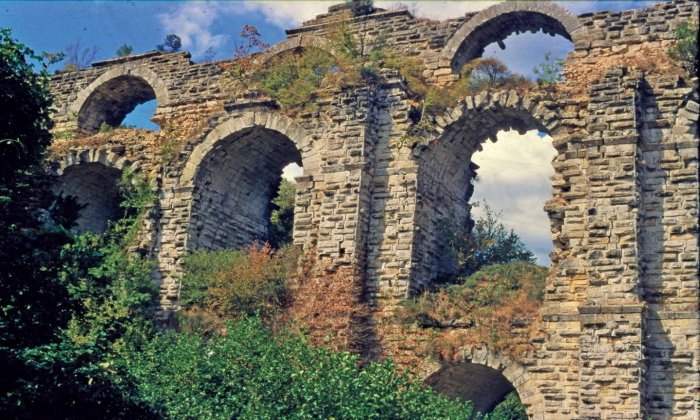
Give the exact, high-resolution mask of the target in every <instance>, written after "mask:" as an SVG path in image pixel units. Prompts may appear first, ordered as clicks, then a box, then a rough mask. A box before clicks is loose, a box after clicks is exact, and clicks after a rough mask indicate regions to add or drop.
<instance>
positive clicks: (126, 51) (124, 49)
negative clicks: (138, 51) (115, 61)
mask: <svg viewBox="0 0 700 420" xmlns="http://www.w3.org/2000/svg"><path fill="white" fill-rule="evenodd" d="M132 52H134V47H133V46H131V45H129V44H123V45H122V46H121V47H119V48H117V57H124V56H127V55H130V54H131V53H132Z"/></svg>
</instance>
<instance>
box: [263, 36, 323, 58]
mask: <svg viewBox="0 0 700 420" xmlns="http://www.w3.org/2000/svg"><path fill="white" fill-rule="evenodd" d="M298 48H317V49H320V50H323V51H325V52H327V53H328V54H330V55H332V56H334V57H335V50H334V49H333V46H332V45H331V43H330V41H328V39H326V38H322V37H320V36H316V35H300V36H295V37H293V38H288V39H285V40H284V41H281V42H279V43H277V44H275V45H273V46H272V47H271V48H270V49H268V50H266V51H265V52H263V53H262V54H260V56H258V58H256V59H255V63H256V64H258V65H262V64H264V63H266V62H268V61H269V60H271V59H272V58H273V57H276V56H278V55H280V54H283V53H285V52H287V51H294V50H296V49H298Z"/></svg>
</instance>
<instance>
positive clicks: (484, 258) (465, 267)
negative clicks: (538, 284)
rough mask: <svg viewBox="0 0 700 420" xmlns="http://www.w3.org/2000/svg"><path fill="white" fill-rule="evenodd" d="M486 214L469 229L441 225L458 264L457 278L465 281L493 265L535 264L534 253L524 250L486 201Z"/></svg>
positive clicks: (516, 237) (453, 225)
mask: <svg viewBox="0 0 700 420" xmlns="http://www.w3.org/2000/svg"><path fill="white" fill-rule="evenodd" d="M484 213H485V214H484V217H480V218H478V219H477V220H476V221H475V222H473V223H469V224H468V225H466V226H458V225H455V224H454V223H452V222H449V221H443V222H442V223H441V231H442V233H443V234H444V235H445V236H446V238H447V242H448V244H449V247H450V252H451V253H452V255H453V256H454V260H455V262H456V266H457V267H456V268H457V269H456V276H457V277H459V278H464V277H466V276H469V275H471V274H473V273H475V272H476V271H478V270H479V269H481V268H482V267H485V266H488V265H492V264H505V263H510V262H515V261H524V262H529V263H534V262H535V256H534V254H533V253H532V252H531V251H529V250H528V249H527V248H526V247H525V244H523V242H522V241H521V240H520V237H519V236H518V235H516V234H515V232H514V231H513V230H512V229H508V228H507V227H506V226H505V225H503V224H502V223H500V222H499V221H498V217H499V216H500V215H499V214H497V213H495V212H494V211H493V209H491V207H490V206H489V205H488V203H485V202H484ZM448 280H449V279H448Z"/></svg>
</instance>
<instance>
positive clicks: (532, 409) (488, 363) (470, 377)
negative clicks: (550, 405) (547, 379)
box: [423, 346, 543, 419]
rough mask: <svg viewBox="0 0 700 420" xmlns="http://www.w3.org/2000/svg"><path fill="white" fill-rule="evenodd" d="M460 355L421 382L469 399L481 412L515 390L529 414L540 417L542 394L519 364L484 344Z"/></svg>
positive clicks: (463, 351)
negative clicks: (457, 358)
mask: <svg viewBox="0 0 700 420" xmlns="http://www.w3.org/2000/svg"><path fill="white" fill-rule="evenodd" d="M459 354H460V355H461V357H460V358H459V360H457V361H455V362H450V363H446V364H444V365H443V366H442V367H440V368H439V369H437V370H436V371H435V372H433V373H431V374H429V375H428V376H427V377H426V378H425V379H424V380H423V383H424V384H425V385H427V386H429V387H431V388H432V389H434V390H435V391H437V392H439V393H441V394H443V395H445V396H447V397H449V398H458V399H460V400H463V401H471V402H472V403H473V404H474V410H475V411H478V412H481V413H488V412H490V411H491V410H493V408H494V407H495V406H496V405H498V404H499V403H500V402H501V401H503V399H504V398H505V397H506V396H507V395H508V394H510V393H511V392H513V391H515V392H517V394H518V396H519V398H520V400H521V402H522V403H523V405H524V406H525V408H526V410H527V413H528V416H529V417H530V418H532V419H541V418H542V417H541V413H542V401H543V398H542V395H541V394H540V392H539V390H538V388H537V385H536V384H535V381H534V380H533V379H532V378H531V377H530V374H529V373H528V371H527V370H526V369H525V368H524V367H523V366H522V365H520V364H519V363H517V362H515V361H513V360H512V359H510V358H509V357H506V356H502V355H499V354H497V353H495V352H493V351H490V350H489V349H488V348H486V347H471V346H468V347H465V348H463V349H461V350H460V351H459Z"/></svg>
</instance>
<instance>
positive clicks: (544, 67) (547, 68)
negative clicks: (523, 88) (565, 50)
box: [532, 51, 564, 86]
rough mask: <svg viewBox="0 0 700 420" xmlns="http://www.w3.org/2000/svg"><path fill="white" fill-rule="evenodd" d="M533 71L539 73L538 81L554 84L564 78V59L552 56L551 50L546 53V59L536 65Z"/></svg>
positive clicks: (543, 83) (542, 83)
mask: <svg viewBox="0 0 700 420" xmlns="http://www.w3.org/2000/svg"><path fill="white" fill-rule="evenodd" d="M532 71H533V72H534V73H535V74H536V75H537V83H539V84H540V85H544V86H549V85H553V84H555V83H559V82H561V81H562V80H564V76H563V74H562V73H563V71H564V60H563V59H561V58H552V53H551V51H547V52H546V53H544V61H543V62H542V63H540V64H539V65H537V67H534V68H533V69H532Z"/></svg>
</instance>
